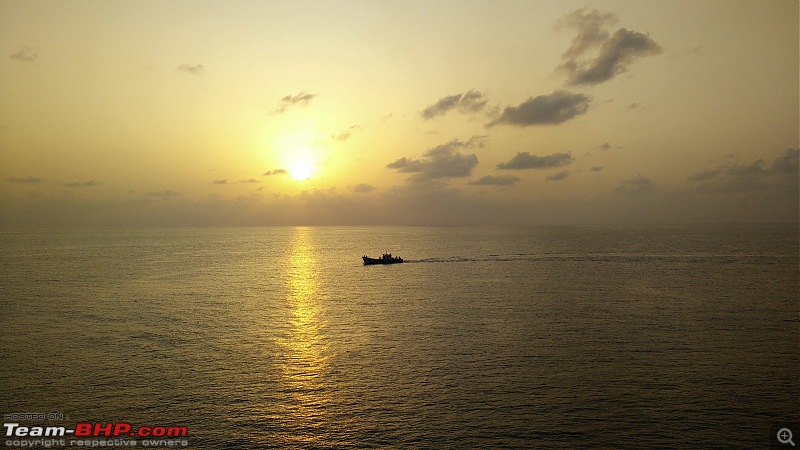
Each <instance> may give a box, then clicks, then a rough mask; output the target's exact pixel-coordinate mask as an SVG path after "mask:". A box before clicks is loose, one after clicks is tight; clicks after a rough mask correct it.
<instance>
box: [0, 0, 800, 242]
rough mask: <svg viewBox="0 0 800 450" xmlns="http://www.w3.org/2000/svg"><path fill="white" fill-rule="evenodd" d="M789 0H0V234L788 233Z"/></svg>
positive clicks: (792, 211)
mask: <svg viewBox="0 0 800 450" xmlns="http://www.w3.org/2000/svg"><path fill="white" fill-rule="evenodd" d="M798 9H799V7H798V2H797V1H796V0H769V1H755V0H748V1H737V0H721V1H715V0H702V1H697V0H689V1H683V0H670V1H667V2H665V1H640V0H630V1H611V0H609V1H580V2H578V1H570V0H564V1H561V0H559V1H544V0H519V1H507V0H487V1H478V0H474V1H473V0H457V1H450V0H437V1H430V0H425V1H413V0H412V1H409V0H402V1H390V0H381V1H368V0H364V1H352V0H339V1H242V0H231V1H203V0H192V1H181V0H175V1H169V2H164V1H151V0H142V1H115V0H102V1H93V0H80V1H75V0H63V1H36V0H23V1H15V0H14V1H10V0H0V228H3V229H27V228H61V227H65V228H75V227H79V228H80V227H92V228H104V227H159V226H227V225H232V226H233V225H243V226H256V225H391V224H400V225H448V224H452V225H469V224H624V223H647V224H649V223H720V222H735V223H749V222H797V221H798V217H799V215H800V214H799V211H798V210H799V209H800V198H799V196H798V151H800V150H799V148H800V142H799V141H800V138H799V137H798V133H799V131H798V129H799V128H800V125H799V124H800V117H799V116H800V106H799V105H798V102H799V100H798V99H799V98H800V93H799V91H800V75H798V70H799V69H798V67H800V62H799V61H798V59H799V58H800V56H799V55H800V51H799V50H798V48H799V46H800V36H799V35H798V21H799V20H800V19H799V17H800V12H799V10H798Z"/></svg>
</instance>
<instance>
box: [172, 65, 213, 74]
mask: <svg viewBox="0 0 800 450" xmlns="http://www.w3.org/2000/svg"><path fill="white" fill-rule="evenodd" d="M178 70H179V71H181V72H186V73H189V74H192V75H203V74H204V73H206V68H205V67H203V65H202V64H195V65H192V64H181V65H180V66H178Z"/></svg>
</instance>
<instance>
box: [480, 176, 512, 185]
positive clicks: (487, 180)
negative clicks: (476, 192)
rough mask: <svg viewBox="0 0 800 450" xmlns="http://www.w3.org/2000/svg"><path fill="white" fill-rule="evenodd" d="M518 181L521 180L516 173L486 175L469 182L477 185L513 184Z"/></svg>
mask: <svg viewBox="0 0 800 450" xmlns="http://www.w3.org/2000/svg"><path fill="white" fill-rule="evenodd" d="M517 182H519V178H517V177H515V176H514V175H500V176H494V175H486V176H485V177H481V178H479V179H477V180H475V181H470V182H469V184H472V185H475V186H511V185H514V184H517Z"/></svg>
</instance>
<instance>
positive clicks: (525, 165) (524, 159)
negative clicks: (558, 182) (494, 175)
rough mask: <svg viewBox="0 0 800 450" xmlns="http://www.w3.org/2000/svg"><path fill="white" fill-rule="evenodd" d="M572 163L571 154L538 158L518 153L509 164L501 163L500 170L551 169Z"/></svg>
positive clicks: (555, 154)
mask: <svg viewBox="0 0 800 450" xmlns="http://www.w3.org/2000/svg"><path fill="white" fill-rule="evenodd" d="M571 162H572V155H571V154H570V153H553V154H552V155H546V156H536V155H531V154H530V153H528V152H518V153H517V154H516V155H514V156H513V157H512V158H511V159H510V160H508V162H501V163H499V164H498V165H497V168H498V169H506V170H521V169H549V168H551V167H561V166H566V165H567V164H569V163H571Z"/></svg>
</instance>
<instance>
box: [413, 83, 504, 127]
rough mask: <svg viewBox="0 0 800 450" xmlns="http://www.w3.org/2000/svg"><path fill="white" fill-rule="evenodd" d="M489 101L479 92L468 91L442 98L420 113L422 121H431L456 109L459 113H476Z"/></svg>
mask: <svg viewBox="0 0 800 450" xmlns="http://www.w3.org/2000/svg"><path fill="white" fill-rule="evenodd" d="M488 102H489V100H488V99H487V98H486V97H485V96H484V95H483V94H482V93H480V92H479V91H476V90H470V91H468V92H466V93H459V94H453V95H448V96H446V97H442V98H440V99H439V100H437V101H436V103H434V104H433V105H430V106H428V107H426V108H425V109H423V110H422V112H421V113H420V114H421V115H422V117H423V118H424V119H426V120H427V119H433V118H434V117H436V116H441V115H444V114H447V113H448V112H450V111H452V110H453V109H458V111H459V112H461V113H465V114H467V113H476V112H478V111H480V110H482V109H483V108H484V107H485V106H486V103H488Z"/></svg>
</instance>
